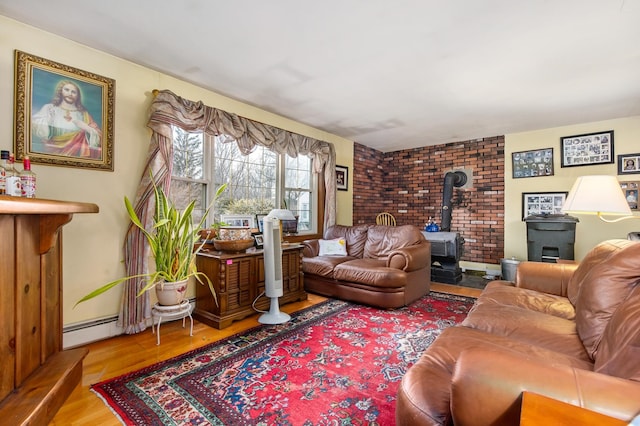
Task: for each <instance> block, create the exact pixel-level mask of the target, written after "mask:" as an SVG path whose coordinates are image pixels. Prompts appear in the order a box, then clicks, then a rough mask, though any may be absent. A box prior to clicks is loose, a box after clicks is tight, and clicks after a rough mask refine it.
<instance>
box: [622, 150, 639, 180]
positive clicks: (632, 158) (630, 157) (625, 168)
mask: <svg viewBox="0 0 640 426" xmlns="http://www.w3.org/2000/svg"><path fill="white" fill-rule="evenodd" d="M637 173H640V154H622V155H618V174H619V175H632V174H637Z"/></svg>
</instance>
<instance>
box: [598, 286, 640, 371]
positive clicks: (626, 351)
mask: <svg viewBox="0 0 640 426" xmlns="http://www.w3.org/2000/svg"><path fill="white" fill-rule="evenodd" d="M594 371H596V372H598V373H603V374H609V375H611V376H616V377H622V378H625V379H630V380H636V381H640V285H638V284H636V286H635V288H634V289H633V291H632V292H631V294H630V295H629V297H628V298H627V300H625V301H624V302H623V303H622V304H621V305H620V307H619V308H618V309H617V310H616V312H615V313H614V314H613V316H612V317H611V320H610V321H609V324H608V325H607V328H606V329H605V331H604V334H603V336H602V341H601V342H600V346H599V347H598V352H597V353H596V359H595V365H594Z"/></svg>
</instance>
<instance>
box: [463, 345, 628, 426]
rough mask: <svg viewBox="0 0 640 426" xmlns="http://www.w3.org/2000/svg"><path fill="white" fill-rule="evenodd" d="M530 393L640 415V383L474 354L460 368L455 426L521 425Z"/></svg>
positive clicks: (495, 353) (617, 414)
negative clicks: (525, 395)
mask: <svg viewBox="0 0 640 426" xmlns="http://www.w3.org/2000/svg"><path fill="white" fill-rule="evenodd" d="M525 390H526V391H530V392H534V393H537V394H540V395H544V396H547V397H549V398H552V399H556V400H558V401H562V402H566V403H568V404H572V405H576V406H579V407H583V408H586V409H588V410H592V411H596V412H599V413H602V414H605V415H608V416H610V417H614V418H618V419H621V420H623V421H630V420H631V419H632V418H633V417H634V416H635V415H636V414H637V413H638V412H640V382H635V381H633V380H625V379H621V378H619V377H612V376H607V375H605V374H600V373H595V372H593V371H588V370H582V369H578V368H573V367H569V366H567V365H555V366H554V365H550V364H544V363H543V362H542V361H541V360H539V359H535V360H534V359H528V358H527V357H526V355H522V354H518V353H514V352H508V351H506V350H505V351H499V350H488V349H471V350H468V351H463V352H462V353H461V354H460V355H459V357H458V360H457V362H456V365H455V369H454V373H453V377H452V384H451V412H452V416H453V421H454V423H455V425H456V426H465V425H474V426H481V425H495V424H519V417H520V406H521V399H522V392H523V391H525Z"/></svg>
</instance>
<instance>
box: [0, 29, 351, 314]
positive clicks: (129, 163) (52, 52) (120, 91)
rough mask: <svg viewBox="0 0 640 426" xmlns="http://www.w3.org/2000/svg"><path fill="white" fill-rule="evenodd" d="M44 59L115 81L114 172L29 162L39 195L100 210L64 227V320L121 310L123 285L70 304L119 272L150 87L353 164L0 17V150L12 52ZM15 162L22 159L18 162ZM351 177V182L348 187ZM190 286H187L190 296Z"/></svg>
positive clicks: (346, 152)
mask: <svg viewBox="0 0 640 426" xmlns="http://www.w3.org/2000/svg"><path fill="white" fill-rule="evenodd" d="M16 49H17V50H22V51H24V52H27V53H30V54H34V55H37V56H41V57H44V58H46V59H49V60H52V61H55V62H59V63H62V64H65V65H69V66H72V67H75V68H78V69H82V70H86V71H91V72H94V73H96V74H99V75H102V76H105V77H110V78H113V79H115V80H116V86H115V119H114V124H115V135H114V164H115V170H114V171H113V172H104V171H92V170H83V169H73V168H68V167H53V166H43V165H38V164H35V165H33V170H34V171H35V173H37V176H38V191H37V196H38V197H39V198H49V199H59V200H72V201H82V202H91V203H95V204H97V205H98V206H99V207H100V213H99V214H93V215H75V217H74V218H73V220H72V221H71V223H70V224H68V225H67V226H65V227H64V232H63V235H64V250H63V256H64V260H63V262H64V263H63V268H64V277H63V279H64V306H63V311H64V313H63V315H64V317H63V322H64V324H65V325H68V324H73V323H78V322H83V321H87V320H92V319H98V318H103V317H110V316H113V315H116V314H117V313H118V311H119V303H120V297H121V289H114V290H111V291H110V292H109V293H107V294H104V295H102V296H101V297H99V298H96V299H93V300H92V301H89V302H86V303H83V304H80V305H78V306H77V307H75V308H74V304H75V302H76V301H77V299H78V298H79V297H81V296H82V295H84V294H86V293H87V292H89V291H90V290H92V289H94V288H96V287H98V286H99V285H101V284H103V283H105V282H108V281H111V280H113V279H116V278H119V277H120V276H122V275H123V274H124V268H123V266H122V258H123V256H122V246H123V240H124V234H125V232H126V227H127V224H128V218H127V216H126V213H125V209H124V203H123V197H124V196H125V195H126V196H128V197H129V198H134V197H135V192H136V187H137V184H138V181H139V178H140V174H141V173H142V167H143V164H144V161H145V156H146V153H147V148H148V144H149V136H150V133H149V131H148V129H147V128H146V120H147V111H148V107H149V104H150V102H151V97H152V96H151V91H152V90H153V89H169V90H171V91H173V92H174V93H176V94H178V95H180V96H182V97H184V98H187V99H191V100H202V101H203V102H204V103H205V104H206V105H210V106H214V107H216V108H220V109H223V110H226V111H230V112H234V113H237V114H239V115H242V116H244V117H248V118H252V119H255V120H258V121H261V122H264V123H269V124H271V125H274V126H278V127H281V128H284V129H287V130H290V131H292V132H296V133H300V134H304V135H308V136H311V137H314V138H317V139H321V140H325V141H327V142H331V143H333V144H334V145H335V147H336V153H337V163H338V164H341V165H346V166H349V170H353V142H352V141H350V140H347V139H344V138H341V137H338V136H335V135H332V134H329V133H326V132H323V131H320V130H318V129H314V128H312V127H309V126H306V125H304V124H301V123H297V122H294V121H292V120H288V119H286V118H283V117H281V116H278V115H275V114H272V113H269V112H267V111H264V110H261V109H258V108H255V107H252V106H249V105H246V104H243V103H240V102H237V101H234V100H232V99H229V98H226V97H224V96H221V95H218V94H216V93H214V92H211V91H208V90H204V89H202V88H199V87H197V86H195V85H193V84H189V83H187V82H184V81H181V80H178V79H176V78H173V77H170V76H168V75H165V74H161V73H159V72H156V71H153V70H151V69H148V68H144V67H141V66H138V65H135V64H133V63H131V62H128V61H125V60H123V59H120V58H117V57H114V56H112V55H108V54H105V53H103V52H100V51H97V50H94V49H91V48H88V47H86V46H83V45H81V44H78V43H75V42H72V41H70V40H67V39H64V38H60V37H58V36H56V35H53V34H51V33H47V32H44V31H40V30H38V29H36V28H33V27H30V26H27V25H24V24H22V23H20V22H17V21H14V20H11V19H8V18H5V17H3V16H0V75H1V76H3V78H0V149H8V150H11V151H13V150H14V148H13V127H14V121H13V120H14V117H13V110H14V104H13V94H14V72H13V70H14V50H16ZM19 167H21V165H20V166H19ZM351 185H352V183H351V178H350V182H349V187H350V188H351ZM352 206H353V203H352V192H351V191H348V192H344V191H340V193H339V194H338V212H337V220H338V223H342V224H350V223H351V217H352ZM193 294H194V292H193V291H192V295H193Z"/></svg>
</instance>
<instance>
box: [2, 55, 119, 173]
mask: <svg viewBox="0 0 640 426" xmlns="http://www.w3.org/2000/svg"><path fill="white" fill-rule="evenodd" d="M15 70H16V72H15V114H16V115H15V116H16V120H15V129H14V134H15V141H14V144H15V146H14V149H15V153H16V160H24V157H27V156H28V157H29V158H30V160H31V162H32V163H40V164H49V165H54V166H66V167H77V168H85V169H94V170H106V171H113V143H114V142H113V125H114V123H113V110H114V93H115V80H113V79H111V78H107V77H104V76H100V75H98V74H94V73H92V72H89V71H84V70H80V69H78V68H74V67H71V66H68V65H63V64H60V63H58V62H54V61H51V60H49V59H45V58H41V57H38V56H35V55H31V54H28V53H25V52H21V51H19V50H16V51H15Z"/></svg>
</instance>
